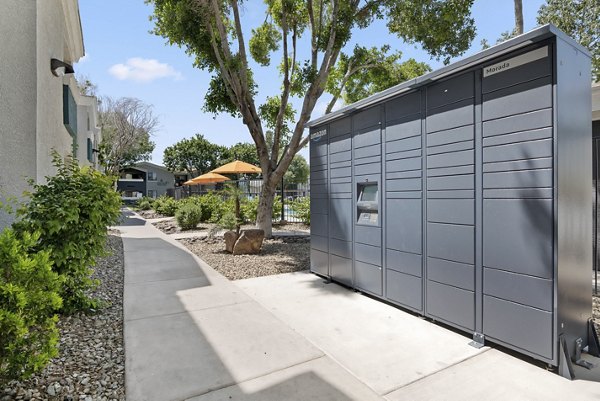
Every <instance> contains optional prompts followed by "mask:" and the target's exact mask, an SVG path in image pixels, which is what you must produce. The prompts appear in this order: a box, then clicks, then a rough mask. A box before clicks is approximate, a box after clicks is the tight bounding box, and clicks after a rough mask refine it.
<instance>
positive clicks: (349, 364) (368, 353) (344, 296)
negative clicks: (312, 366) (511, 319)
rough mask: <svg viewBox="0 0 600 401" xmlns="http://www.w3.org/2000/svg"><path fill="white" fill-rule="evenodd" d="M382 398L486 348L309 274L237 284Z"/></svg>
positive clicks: (282, 276)
mask: <svg viewBox="0 0 600 401" xmlns="http://www.w3.org/2000/svg"><path fill="white" fill-rule="evenodd" d="M235 283H236V284H237V285H238V286H240V287H241V288H242V289H243V290H244V291H246V293H247V294H248V295H250V296H251V297H252V298H254V299H256V300H257V301H258V302H259V303H261V304H262V305H263V306H265V307H266V308H267V309H268V310H270V311H271V312H272V313H273V314H275V315H276V316H277V317H278V318H280V319H281V320H282V321H284V322H285V323H287V324H288V325H289V326H290V327H292V328H293V329H294V330H295V331H297V332H298V333H300V334H301V335H303V336H305V337H306V338H307V339H308V340H309V341H311V342H312V343H313V344H315V345H316V346H317V347H318V348H320V349H322V350H323V351H324V352H325V353H326V354H327V355H330V356H331V357H333V359H334V360H336V361H337V362H339V363H340V364H341V365H343V366H344V367H346V368H347V369H348V370H349V371H350V372H352V373H353V374H354V375H355V376H356V377H358V378H359V379H360V380H361V381H363V382H364V383H366V384H367V385H368V386H369V387H371V388H372V389H374V390H375V391H376V392H377V393H378V394H382V395H383V394H387V393H388V392H391V391H393V390H396V389H398V388H400V387H402V386H405V385H406V384H408V383H411V382H413V381H415V380H418V379H421V378H423V377H426V376H429V375H431V374H433V373H435V372H437V371H440V370H442V369H444V368H446V367H448V366H451V365H453V364H455V363H458V362H460V361H463V360H465V359H468V358H470V357H472V356H474V355H477V354H478V353H481V352H483V351H485V350H486V349H487V348H483V349H480V350H478V349H475V348H473V347H471V346H469V345H468V343H469V341H470V338H469V336H468V335H461V334H458V333H456V332H454V331H452V330H448V329H447V328H444V327H441V326H438V325H435V324H433V323H429V322H427V321H426V320H423V319H421V318H419V317H417V316H415V315H412V314H410V313H407V312H404V311H402V310H400V309H398V308H395V307H393V306H390V305H387V304H385V303H383V302H380V301H377V300H374V299H371V298H369V297H366V296H362V295H359V294H357V293H355V292H353V291H351V290H349V289H346V288H344V287H341V286H338V285H337V284H324V280H323V279H322V278H319V277H317V276H315V275H313V274H310V273H307V272H299V273H291V274H281V275H276V276H267V277H260V278H254V279H248V280H240V281H237V282H235Z"/></svg>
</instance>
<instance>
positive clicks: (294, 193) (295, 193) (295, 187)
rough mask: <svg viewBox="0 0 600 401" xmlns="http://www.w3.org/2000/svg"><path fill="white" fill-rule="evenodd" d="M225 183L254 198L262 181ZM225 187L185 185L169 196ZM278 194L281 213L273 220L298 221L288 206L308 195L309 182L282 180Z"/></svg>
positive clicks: (198, 192) (223, 185)
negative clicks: (235, 186)
mask: <svg viewBox="0 0 600 401" xmlns="http://www.w3.org/2000/svg"><path fill="white" fill-rule="evenodd" d="M227 184H233V185H237V186H238V187H239V188H240V189H241V192H242V194H243V196H244V197H245V198H246V199H249V200H250V199H255V198H257V197H258V196H260V193H261V191H262V186H263V182H262V180H260V179H247V180H238V181H227ZM224 188H225V184H223V183H218V184H212V185H186V186H182V187H177V188H175V189H174V191H173V192H172V193H169V195H170V196H172V197H174V198H175V199H183V198H187V197H188V196H197V195H204V194H207V193H209V192H210V191H219V190H223V189H224ZM276 194H277V195H278V199H276V200H277V201H279V202H281V213H280V214H279V216H276V217H274V218H273V221H276V222H281V221H285V222H288V223H300V222H301V219H300V218H298V216H297V215H296V212H295V211H294V210H293V208H292V207H291V206H290V205H291V202H292V201H294V200H296V199H298V198H303V197H310V184H309V183H308V182H306V183H295V182H285V181H282V183H281V184H279V185H278V186H277V192H276Z"/></svg>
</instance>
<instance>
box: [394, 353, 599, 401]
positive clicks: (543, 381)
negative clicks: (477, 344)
mask: <svg viewBox="0 0 600 401" xmlns="http://www.w3.org/2000/svg"><path fill="white" fill-rule="evenodd" d="M596 375H597V376H596V379H597V381H596V382H593V381H585V380H574V381H570V380H567V379H564V378H562V377H560V376H558V375H557V374H555V373H552V372H548V371H546V370H545V369H542V368H540V367H537V366H535V365H534V364H531V363H529V362H527V361H523V360H521V359H518V358H515V357H513V356H511V355H508V354H506V353H503V352H500V351H498V350H495V349H491V350H489V351H487V352H485V353H483V354H481V355H478V356H476V357H475V358H472V359H469V360H468V361H465V362H463V363H461V364H458V365H456V366H453V367H451V368H449V369H446V370H444V371H442V372H439V373H437V374H435V375H433V376H429V377H426V378H424V379H423V380H419V381H417V382H415V383H412V384H410V385H408V386H406V387H404V388H401V389H399V390H397V391H394V392H393V393H391V394H388V395H387V396H386V398H387V399H388V400H391V401H400V400H406V401H419V400H428V401H429V400H448V399H453V400H461V401H467V400H474V401H475V400H477V401H479V400H488V401H493V400H498V401H505V400H545V401H549V400H557V401H559V400H560V401H564V400H578V401H585V400H590V401H591V400H596V401H597V400H600V383H598V381H600V375H599V374H598V372H596Z"/></svg>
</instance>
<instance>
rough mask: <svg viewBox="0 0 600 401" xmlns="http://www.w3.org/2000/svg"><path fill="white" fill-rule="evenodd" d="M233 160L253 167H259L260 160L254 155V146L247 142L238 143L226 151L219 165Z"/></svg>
mask: <svg viewBox="0 0 600 401" xmlns="http://www.w3.org/2000/svg"><path fill="white" fill-rule="evenodd" d="M234 160H241V161H243V162H246V163H250V164H252V165H254V166H260V160H258V154H257V153H256V146H254V144H252V143H248V142H238V143H236V144H235V145H233V146H230V147H229V148H228V149H227V152H226V156H225V158H223V159H222V160H221V161H220V163H219V164H225V163H229V162H231V161H234Z"/></svg>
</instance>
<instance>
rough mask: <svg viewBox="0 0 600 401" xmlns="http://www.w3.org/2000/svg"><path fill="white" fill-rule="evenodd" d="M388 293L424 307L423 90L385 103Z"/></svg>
mask: <svg viewBox="0 0 600 401" xmlns="http://www.w3.org/2000/svg"><path fill="white" fill-rule="evenodd" d="M385 120H386V123H385V213H384V219H385V234H386V235H385V238H386V245H385V255H386V259H385V260H386V265H385V277H386V280H385V283H386V298H387V299H389V300H390V301H392V302H394V303H398V304H400V305H402V306H405V307H408V308H410V309H413V310H416V311H419V312H422V311H423V279H422V277H423V229H422V226H423V199H422V198H423V188H422V187H423V183H422V182H423V168H422V163H423V160H422V159H423V157H422V156H423V151H422V147H423V146H422V135H421V125H422V124H421V92H416V93H412V94H408V95H405V96H402V97H400V98H398V99H394V100H392V101H390V102H387V103H386V105H385Z"/></svg>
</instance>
